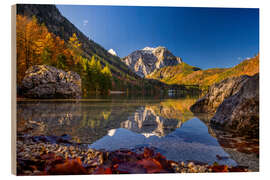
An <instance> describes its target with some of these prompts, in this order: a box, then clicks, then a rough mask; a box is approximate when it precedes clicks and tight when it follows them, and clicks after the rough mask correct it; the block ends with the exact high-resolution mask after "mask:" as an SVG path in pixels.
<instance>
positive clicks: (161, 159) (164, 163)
mask: <svg viewBox="0 0 270 180" xmlns="http://www.w3.org/2000/svg"><path fill="white" fill-rule="evenodd" d="M154 159H155V160H157V161H158V162H159V164H160V165H161V167H162V168H163V169H166V170H168V171H172V167H171V163H170V162H169V161H167V160H166V158H165V157H164V156H162V155H161V154H160V153H157V154H156V155H155V157H154Z"/></svg>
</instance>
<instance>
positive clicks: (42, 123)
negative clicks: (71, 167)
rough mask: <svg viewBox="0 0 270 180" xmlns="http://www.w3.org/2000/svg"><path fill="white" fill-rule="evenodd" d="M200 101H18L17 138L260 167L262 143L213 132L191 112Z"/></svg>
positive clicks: (176, 159) (202, 120)
mask: <svg viewBox="0 0 270 180" xmlns="http://www.w3.org/2000/svg"><path fill="white" fill-rule="evenodd" d="M195 101H196V98H179V99H154V98H145V99H144V98H142V99H139V98H137V99H125V98H116V99H114V98H108V99H81V100H19V101H18V102H17V134H29V135H32V136H36V135H56V136H61V135H63V134H68V135H70V136H71V137H72V141H74V142H77V143H84V144H88V146H89V147H90V148H94V149H97V150H99V149H105V150H117V149H121V148H124V149H132V150H134V151H140V150H141V149H143V148H144V147H151V148H153V149H155V150H156V151H157V152H160V153H161V154H163V155H164V156H165V157H166V158H167V159H170V160H174V161H185V162H189V161H195V162H203V163H208V164H213V163H214V162H217V163H218V164H227V165H232V166H235V165H246V166H252V167H255V170H257V169H256V168H258V161H259V160H258V151H259V146H258V144H259V143H258V141H256V140H252V141H251V140H246V139H245V137H235V136H233V135H230V134H227V133H224V132H220V131H217V130H215V129H212V128H211V127H210V126H209V123H207V120H205V118H204V117H206V116H207V115H204V116H200V117H196V116H194V115H193V113H192V112H190V111H189V107H190V106H191V105H192V104H193V103H194V102H195Z"/></svg>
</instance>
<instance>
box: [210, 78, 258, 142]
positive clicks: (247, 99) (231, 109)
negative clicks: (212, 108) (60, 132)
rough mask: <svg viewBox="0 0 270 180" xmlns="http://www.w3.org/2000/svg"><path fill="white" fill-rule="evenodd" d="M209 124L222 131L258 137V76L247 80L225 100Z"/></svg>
mask: <svg viewBox="0 0 270 180" xmlns="http://www.w3.org/2000/svg"><path fill="white" fill-rule="evenodd" d="M210 123H211V125H216V126H221V127H222V128H223V129H227V130H230V131H235V132H237V133H241V134H247V135H250V136H256V137H257V136H258V135H259V74H256V75H254V76H252V77H251V78H249V79H248V80H247V81H246V82H245V83H244V84H243V86H242V87H241V89H240V90H239V91H238V92H237V93H236V94H234V95H233V96H230V97H228V98H227V99H225V100H224V101H223V102H222V103H221V105H220V106H219V107H218V109H217V111H216V114H215V115H214V117H213V118H212V119H211V120H210Z"/></svg>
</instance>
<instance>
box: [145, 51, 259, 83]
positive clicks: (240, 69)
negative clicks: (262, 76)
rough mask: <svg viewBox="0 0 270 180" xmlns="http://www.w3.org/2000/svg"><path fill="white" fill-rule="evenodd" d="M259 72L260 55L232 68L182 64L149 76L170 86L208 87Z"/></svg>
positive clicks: (162, 69)
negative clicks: (228, 79)
mask: <svg viewBox="0 0 270 180" xmlns="http://www.w3.org/2000/svg"><path fill="white" fill-rule="evenodd" d="M258 72H259V55H257V56H255V57H253V58H250V59H246V60H244V61H243V62H241V63H240V64H238V65H236V66H234V67H232V68H212V69H207V70H201V69H199V68H196V67H193V66H190V65H188V64H185V63H182V64H179V65H177V66H168V67H164V68H161V69H159V70H157V71H155V72H153V73H152V74H150V75H148V76H147V78H149V79H157V80H160V81H162V82H164V83H168V84H185V85H200V86H201V87H207V86H210V85H212V84H214V83H217V82H220V81H222V80H224V79H226V78H229V77H235V76H241V75H250V76H252V75H254V74H256V73H258Z"/></svg>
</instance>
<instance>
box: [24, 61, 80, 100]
mask: <svg viewBox="0 0 270 180" xmlns="http://www.w3.org/2000/svg"><path fill="white" fill-rule="evenodd" d="M21 89H22V95H23V96H24V97H28V98H41V99H43V98H80V97H81V78H80V76H79V75H78V74H77V73H75V72H72V71H68V72H65V71H63V70H61V69H57V68H55V67H52V66H48V65H35V66H32V67H30V68H29V69H28V70H27V71H26V75H25V77H24V79H23V81H22V87H21Z"/></svg>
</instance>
